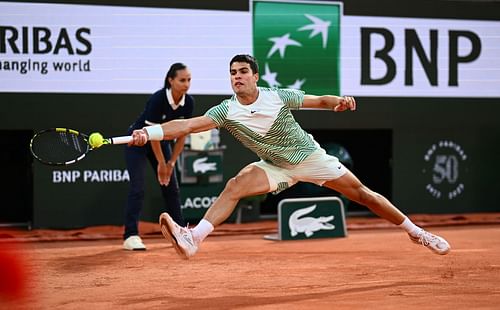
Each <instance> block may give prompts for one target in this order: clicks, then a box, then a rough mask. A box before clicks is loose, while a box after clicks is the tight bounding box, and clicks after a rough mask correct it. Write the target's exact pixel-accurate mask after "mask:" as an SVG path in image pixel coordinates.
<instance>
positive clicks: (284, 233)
mask: <svg viewBox="0 0 500 310" xmlns="http://www.w3.org/2000/svg"><path fill="white" fill-rule="evenodd" d="M346 236H347V226H346V223H345V212H344V203H343V202H342V200H341V199H340V198H339V197H335V196H331V197H316V198H314V197H311V198H287V199H283V200H281V201H280V202H279V204H278V234H272V235H266V236H264V238H265V239H269V240H297V239H316V238H337V237H346Z"/></svg>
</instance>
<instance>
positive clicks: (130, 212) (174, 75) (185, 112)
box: [123, 63, 194, 250]
mask: <svg viewBox="0 0 500 310" xmlns="http://www.w3.org/2000/svg"><path fill="white" fill-rule="evenodd" d="M190 85H191V72H190V71H189V69H188V68H187V66H186V65H184V64H182V63H175V64H173V65H172V66H171V67H170V69H169V70H168V73H167V75H166V77H165V84H164V86H163V88H162V89H160V90H158V91H157V92H155V93H154V94H153V95H152V96H151V97H150V98H149V100H148V101H147V103H146V107H145V109H144V111H143V112H142V114H141V115H140V116H139V118H138V119H137V120H136V121H135V122H134V123H133V124H132V125H131V126H130V127H129V129H128V134H132V132H133V131H134V130H135V129H141V128H143V127H144V126H149V125H154V124H161V123H164V122H167V121H170V120H173V119H179V118H190V117H191V116H192V114H193V108H194V99H193V97H192V96H190V95H188V94H187V91H188V90H189V87H190ZM184 141H185V137H180V138H178V139H177V140H176V141H175V144H174V146H173V148H172V147H171V144H170V143H171V141H150V142H149V143H147V144H146V145H145V146H143V147H137V146H127V147H126V148H125V160H126V163H127V169H128V172H129V175H130V188H129V192H128V197H127V205H126V208H125V232H124V234H123V238H124V242H123V248H124V249H126V250H146V246H145V245H144V243H143V242H142V240H141V238H140V237H139V230H138V222H139V216H140V213H141V210H142V206H143V202H144V176H145V168H146V161H149V163H150V164H151V166H152V167H153V170H154V171H155V174H156V176H157V179H158V182H159V183H160V189H161V193H162V196H163V199H164V201H165V210H166V212H167V213H168V214H170V216H171V217H172V218H173V219H174V220H175V221H176V222H177V223H178V224H179V225H182V226H184V224H185V223H184V219H183V217H182V211H181V202H180V194H179V184H178V183H177V178H176V176H175V171H174V168H175V161H176V160H177V158H178V157H179V155H180V153H181V152H182V150H183V148H184Z"/></svg>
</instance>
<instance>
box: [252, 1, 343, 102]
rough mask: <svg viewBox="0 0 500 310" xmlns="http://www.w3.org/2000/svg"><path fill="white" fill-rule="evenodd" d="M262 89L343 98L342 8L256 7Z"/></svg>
mask: <svg viewBox="0 0 500 310" xmlns="http://www.w3.org/2000/svg"><path fill="white" fill-rule="evenodd" d="M253 4H254V5H253V52H254V56H255V57H256V58H257V59H258V60H259V63H260V71H261V73H260V74H261V75H260V79H261V80H260V82H259V83H260V85H263V86H270V87H288V88H295V89H301V90H304V91H305V92H307V93H310V94H330V93H331V94H339V93H340V72H339V71H340V17H341V14H342V10H341V4H337V3H317V2H268V1H254V2H253Z"/></svg>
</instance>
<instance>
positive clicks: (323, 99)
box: [302, 95, 356, 112]
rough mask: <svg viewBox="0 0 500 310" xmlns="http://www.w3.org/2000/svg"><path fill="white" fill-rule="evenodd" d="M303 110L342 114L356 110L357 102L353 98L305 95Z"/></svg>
mask: <svg viewBox="0 0 500 310" xmlns="http://www.w3.org/2000/svg"><path fill="white" fill-rule="evenodd" d="M302 107H303V108H310V109H328V110H333V111H335V112H342V111H345V110H350V111H354V110H356V100H355V99H354V97H351V96H342V97H339V96H332V95H324V96H314V95H305V96H304V104H303V105H302Z"/></svg>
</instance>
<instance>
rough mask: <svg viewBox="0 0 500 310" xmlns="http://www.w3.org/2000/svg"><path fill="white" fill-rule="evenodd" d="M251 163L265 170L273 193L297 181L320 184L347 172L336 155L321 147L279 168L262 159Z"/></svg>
mask: <svg viewBox="0 0 500 310" xmlns="http://www.w3.org/2000/svg"><path fill="white" fill-rule="evenodd" d="M252 165H256V166H257V167H259V168H261V169H262V170H264V171H265V172H266V175H267V179H268V180H269V185H270V186H271V191H272V192H273V193H274V194H277V193H279V192H281V191H282V190H285V189H287V188H289V187H291V186H292V185H294V184H295V183H297V182H299V181H302V182H310V183H314V184H317V185H320V186H321V185H323V184H324V183H325V182H328V181H330V180H334V179H337V178H340V177H341V176H343V175H344V174H345V173H346V172H347V168H346V167H345V166H344V165H343V164H342V163H341V162H340V161H339V160H338V158H337V157H335V156H332V155H329V154H327V153H326V151H325V150H324V149H322V148H320V149H318V150H316V151H314V152H313V153H312V154H311V155H309V156H308V157H307V158H306V159H305V160H304V161H303V162H301V163H300V164H298V165H295V166H289V167H287V168H281V167H278V166H275V165H273V164H270V163H268V162H266V161H263V160H261V161H258V162H255V163H252Z"/></svg>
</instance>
